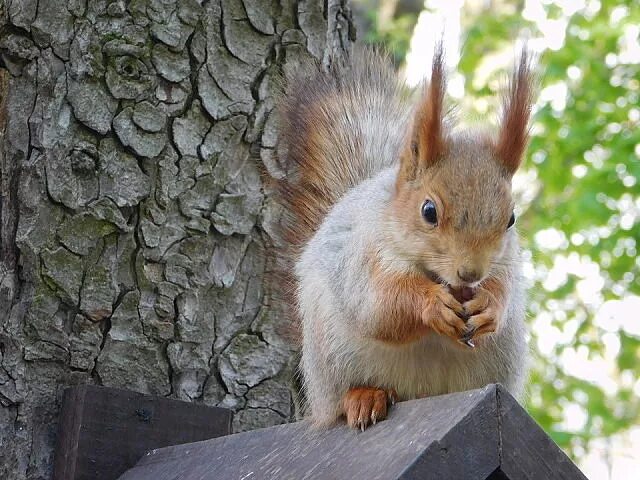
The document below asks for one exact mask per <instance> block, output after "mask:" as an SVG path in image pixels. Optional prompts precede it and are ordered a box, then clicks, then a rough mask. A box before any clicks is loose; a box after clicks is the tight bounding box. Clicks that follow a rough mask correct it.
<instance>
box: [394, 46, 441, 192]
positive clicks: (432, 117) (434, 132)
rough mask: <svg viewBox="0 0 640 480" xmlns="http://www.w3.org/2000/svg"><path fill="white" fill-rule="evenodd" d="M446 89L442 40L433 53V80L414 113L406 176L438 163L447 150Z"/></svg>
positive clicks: (404, 160) (412, 176) (404, 169)
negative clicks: (445, 125)
mask: <svg viewBox="0 0 640 480" xmlns="http://www.w3.org/2000/svg"><path fill="white" fill-rule="evenodd" d="M445 89H446V77H445V73H444V52H443V47H442V42H440V43H438V44H437V45H436V48H435V51H434V54H433V65H432V67H431V81H430V82H429V85H428V86H427V87H426V88H425V91H424V93H423V95H422V99H421V100H420V103H419V105H418V107H417V109H416V112H415V114H414V118H413V127H412V132H411V137H410V138H409V144H408V145H407V148H406V151H405V154H404V155H403V158H402V169H401V171H402V174H403V177H404V178H405V179H407V180H412V179H415V178H416V177H417V176H418V174H419V173H420V171H422V170H424V169H426V168H428V167H429V166H431V165H433V164H434V163H436V162H437V161H438V159H439V158H440V157H442V155H443V153H444V150H445V145H446V141H445V132H444V116H445V114H444V92H445Z"/></svg>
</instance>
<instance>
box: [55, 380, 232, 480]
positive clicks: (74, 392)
mask: <svg viewBox="0 0 640 480" xmlns="http://www.w3.org/2000/svg"><path fill="white" fill-rule="evenodd" d="M231 420H232V413H231V411H230V410H227V409H223V408H216V407H209V406H206V405H202V404H196V403H189V402H183V401H180V400H173V399H168V398H164V397H155V396H151V395H144V394H141V393H136V392H130V391H126V390H120V389H115V388H107V387H98V386H93V385H80V386H75V387H72V388H69V389H67V390H66V391H65V396H64V400H63V406H62V410H61V416H60V422H59V429H58V438H57V444H56V456H55V463H54V476H53V478H54V480H84V479H86V480H89V479H91V480H102V479H104V480H113V479H114V478H117V477H118V476H119V475H121V474H122V473H123V472H124V471H126V470H127V469H128V468H130V467H132V466H133V465H134V464H135V463H136V461H137V460H138V459H139V458H140V457H141V456H142V455H143V454H144V453H145V452H147V451H148V450H151V449H154V448H160V447H166V446H169V445H176V444H179V443H188V442H196V441H199V440H206V439H210V438H215V437H219V436H221V435H228V434H230V433H231Z"/></svg>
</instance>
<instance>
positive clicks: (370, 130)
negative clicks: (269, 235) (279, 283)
mask: <svg viewBox="0 0 640 480" xmlns="http://www.w3.org/2000/svg"><path fill="white" fill-rule="evenodd" d="M357 53H358V54H357V55H354V56H353V57H352V58H353V60H352V62H351V63H349V64H340V63H338V64H333V65H332V66H331V67H330V68H328V69H324V70H323V69H322V68H320V67H319V66H317V67H315V68H313V69H312V72H311V74H309V72H308V71H307V72H304V73H303V74H302V75H301V78H297V79H295V80H291V79H288V82H287V83H288V86H287V87H285V92H284V95H283V98H282V99H281V101H280V105H279V114H280V122H281V123H280V124H281V137H280V141H281V142H282V144H281V147H282V148H279V151H280V152H284V155H283V156H284V158H283V159H282V160H284V162H283V163H284V165H285V168H286V169H287V173H286V175H285V177H284V178H283V179H281V180H280V181H279V188H278V190H279V193H280V203H281V204H282V206H283V207H284V218H283V219H282V224H281V227H282V230H283V237H284V240H285V243H286V244H287V245H288V246H289V247H292V251H291V252H290V253H291V254H292V255H293V256H294V257H296V256H297V254H299V252H300V250H301V249H302V248H303V247H304V245H305V244H306V243H307V241H308V240H309V239H310V238H311V237H312V236H313V234H314V232H315V231H316V230H317V229H318V227H319V226H320V223H321V222H322V220H323V218H324V217H325V215H327V213H328V212H329V210H330V209H331V207H332V206H333V205H334V204H335V203H336V202H338V201H339V200H340V198H341V197H342V196H343V195H344V194H345V193H346V192H347V191H348V190H350V189H351V188H353V187H355V186H356V185H358V184H359V183H361V182H362V181H364V180H366V179H368V178H371V177H372V176H374V175H375V174H376V173H378V172H379V171H380V170H382V169H384V168H386V167H389V166H392V165H395V164H397V162H398V157H399V155H400V148H401V143H402V141H403V139H404V135H405V132H406V130H407V121H408V116H409V108H408V107H407V106H406V103H405V98H404V97H407V96H408V95H404V94H403V91H402V86H401V84H400V82H399V81H398V79H397V76H396V74H395V72H394V70H393V67H392V65H391V61H390V60H389V59H388V58H387V56H386V55H384V54H381V53H378V52H375V51H372V50H365V51H361V52H357Z"/></svg>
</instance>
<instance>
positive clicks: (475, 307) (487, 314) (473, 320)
mask: <svg viewBox="0 0 640 480" xmlns="http://www.w3.org/2000/svg"><path fill="white" fill-rule="evenodd" d="M463 307H464V309H465V312H466V314H467V316H468V317H469V319H468V320H467V335H466V336H467V337H468V338H474V339H475V338H478V337H479V336H481V335H486V334H488V333H492V332H495V331H496V329H497V328H498V319H499V318H500V316H501V315H502V307H501V305H500V304H499V302H498V301H497V300H496V298H495V297H494V296H493V295H492V294H491V292H489V291H488V290H485V289H483V288H479V289H478V290H477V292H476V294H475V296H474V297H473V298H472V299H471V300H469V301H468V302H465V303H464V304H463Z"/></svg>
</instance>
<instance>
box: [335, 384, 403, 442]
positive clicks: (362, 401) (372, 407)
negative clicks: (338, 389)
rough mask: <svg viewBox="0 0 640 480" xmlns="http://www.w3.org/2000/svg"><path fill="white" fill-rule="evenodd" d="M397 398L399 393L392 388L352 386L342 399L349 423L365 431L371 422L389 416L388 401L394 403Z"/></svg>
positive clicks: (373, 422)
mask: <svg viewBox="0 0 640 480" xmlns="http://www.w3.org/2000/svg"><path fill="white" fill-rule="evenodd" d="M397 400H398V394H397V393H396V391H395V390H394V389H392V388H391V389H389V390H384V389H382V388H375V387H356V388H350V389H349V391H348V392H347V393H346V394H345V396H344V398H343V399H342V407H343V409H344V414H345V416H346V417H347V424H348V425H349V426H350V427H353V428H359V429H361V430H362V431H363V432H364V430H365V428H367V427H368V426H369V424H370V423H372V424H375V423H376V422H377V421H378V420H384V419H385V418H386V417H387V403H391V404H394V403H395V402H396V401H397Z"/></svg>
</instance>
